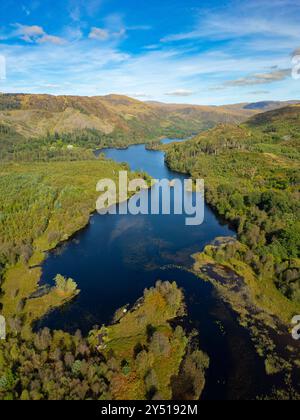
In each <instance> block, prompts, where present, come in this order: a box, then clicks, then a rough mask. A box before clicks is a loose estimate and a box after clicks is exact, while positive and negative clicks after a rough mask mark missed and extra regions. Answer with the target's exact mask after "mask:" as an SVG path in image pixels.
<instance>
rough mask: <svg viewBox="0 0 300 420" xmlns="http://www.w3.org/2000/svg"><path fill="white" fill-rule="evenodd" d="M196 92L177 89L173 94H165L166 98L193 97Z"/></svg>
mask: <svg viewBox="0 0 300 420" xmlns="http://www.w3.org/2000/svg"><path fill="white" fill-rule="evenodd" d="M193 94H194V92H193V91H192V90H188V89H177V90H174V91H172V92H167V93H165V95H166V96H183V97H184V96H192V95H193Z"/></svg>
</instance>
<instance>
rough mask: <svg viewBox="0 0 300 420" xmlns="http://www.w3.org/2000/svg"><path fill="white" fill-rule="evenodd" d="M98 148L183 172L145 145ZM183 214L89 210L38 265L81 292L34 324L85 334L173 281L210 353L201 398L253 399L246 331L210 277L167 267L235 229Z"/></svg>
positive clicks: (151, 168)
mask: <svg viewBox="0 0 300 420" xmlns="http://www.w3.org/2000/svg"><path fill="white" fill-rule="evenodd" d="M167 141H168V140H167ZM105 154H106V156H107V157H108V158H111V159H114V160H116V161H119V162H127V163H128V164H129V165H130V167H131V169H133V170H143V171H146V172H148V173H149V174H150V175H152V176H153V177H154V178H158V179H162V178H168V179H174V178H179V179H184V176H182V175H178V174H174V173H172V172H171V171H169V170H168V168H167V167H166V166H165V164H164V155H163V153H162V152H160V151H147V150H145V147H144V146H143V145H139V146H132V147H130V148H129V149H127V150H115V149H107V150H105ZM149 194H150V192H149ZM185 217H186V216H184V215H180V216H179V215H169V216H165V215H147V216H144V215H139V216H131V215H126V216H122V215H105V216H100V215H98V214H95V215H94V216H92V218H91V222H90V224H89V226H87V228H86V229H84V230H83V231H82V232H80V233H78V234H76V235H75V236H74V238H73V239H72V240H71V241H69V242H68V243H67V244H65V245H63V246H62V247H60V248H59V249H57V250H56V251H55V252H52V253H50V255H49V256H48V258H47V260H46V261H45V263H44V265H43V276H42V283H43V284H45V283H50V284H51V283H53V278H54V277H55V275H56V274H57V273H60V274H62V275H64V276H68V277H72V278H74V279H75V280H76V282H77V283H78V285H79V288H80V289H81V293H80V295H79V296H78V298H77V299H76V300H75V301H73V302H71V303H70V304H68V305H66V306H65V307H63V308H60V309H58V310H55V311H53V312H52V313H50V314H49V315H48V316H47V317H46V318H44V319H43V320H42V321H41V322H40V323H39V324H38V326H37V327H44V326H47V327H49V328H52V329H64V330H66V331H70V332H74V331H75V330H76V329H81V330H82V331H83V332H85V333H86V332H88V331H89V330H90V329H91V328H92V327H93V326H94V325H102V324H105V323H109V322H110V321H111V318H112V316H113V314H114V312H115V310H116V309H118V308H119V307H121V306H123V305H126V304H127V303H129V304H133V303H134V302H135V301H136V300H137V299H138V298H139V297H141V296H142V294H143V290H144V289H145V288H146V287H151V286H153V285H154V284H155V282H156V280H158V279H161V280H175V281H176V282H177V283H178V285H179V286H181V287H182V288H183V289H184V291H185V295H186V300H187V306H188V314H189V320H190V323H191V328H192V327H196V328H197V329H198V330H199V337H200V345H201V348H203V349H204V350H205V351H206V352H207V353H208V354H209V356H210V358H211V367H210V370H209V373H208V380H207V386H206V389H205V392H204V398H205V399H226V398H230V399H235V398H236V399H238V398H254V397H255V396H256V395H257V394H259V393H260V391H263V390H264V389H265V386H266V379H265V376H264V369H263V365H262V362H261V361H260V360H259V359H258V357H257V356H256V354H255V351H254V348H253V346H252V344H251V341H250V338H249V336H248V333H247V332H246V331H245V330H244V329H243V328H241V327H240V326H239V325H238V323H237V321H236V318H235V316H234V314H233V313H232V312H231V310H230V309H229V308H228V307H227V306H226V305H225V304H224V303H222V301H221V299H220V298H219V297H218V296H216V295H215V292H214V290H213V288H212V286H211V285H210V284H208V283H205V282H203V281H201V280H199V279H197V278H196V277H195V276H194V275H192V274H190V273H188V272H186V271H184V270H181V269H178V268H175V267H174V264H176V265H183V266H187V267H188V266H190V265H191V263H192V259H191V257H190V255H191V254H192V253H194V252H196V251H201V250H202V249H203V248H204V246H205V245H206V244H208V243H210V242H211V241H212V240H213V239H214V238H215V237H216V236H228V235H231V236H232V235H234V232H233V231H231V230H230V228H229V227H228V226H227V225H225V224H222V223H221V222H220V220H218V218H217V217H216V216H215V215H214V214H213V212H212V211H211V210H210V208H209V207H207V206H206V207H205V222H204V223H203V224H202V225H200V226H193V227H190V226H186V225H185ZM220 325H222V326H223V328H224V330H223V328H220ZM224 331H225V332H224Z"/></svg>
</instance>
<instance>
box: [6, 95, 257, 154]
mask: <svg viewBox="0 0 300 420" xmlns="http://www.w3.org/2000/svg"><path fill="white" fill-rule="evenodd" d="M256 112H257V111H253V110H246V109H242V108H241V107H238V108H237V109H230V108H226V107H206V106H195V105H166V104H160V103H145V102H141V101H138V100H135V99H131V98H129V97H125V96H118V95H109V96H104V97H100V96H97V97H79V96H50V95H27V94H0V138H2V139H10V140H11V141H12V140H15V139H16V137H19V138H27V139H28V138H43V137H45V136H47V135H48V136H54V135H55V134H56V135H62V134H64V135H66V134H70V133H73V134H74V133H75V134H76V135H74V136H73V137H75V139H74V138H73V139H71V138H69V141H71V140H73V142H76V140H77V141H79V138H80V139H81V141H85V142H86V143H92V144H93V145H94V144H95V143H96V144H98V145H117V146H122V145H123V146H126V145H128V144H130V143H138V142H145V141H147V140H154V139H157V138H159V137H161V136H188V135H192V134H196V133H199V132H200V131H202V130H204V129H208V128H212V127H214V126H215V125H216V124H217V123H220V122H224V123H225V122H236V123H237V122H241V121H245V120H246V119H247V118H248V117H250V116H252V115H255V114H256ZM83 134H84V136H83ZM69 137H70V136H69ZM83 137H84V138H83Z"/></svg>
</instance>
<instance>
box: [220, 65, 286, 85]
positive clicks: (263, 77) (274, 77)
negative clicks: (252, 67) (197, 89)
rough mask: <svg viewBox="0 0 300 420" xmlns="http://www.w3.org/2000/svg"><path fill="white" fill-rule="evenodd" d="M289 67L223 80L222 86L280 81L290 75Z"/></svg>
mask: <svg viewBox="0 0 300 420" xmlns="http://www.w3.org/2000/svg"><path fill="white" fill-rule="evenodd" d="M291 72H292V70H291V69H284V70H276V71H273V72H270V73H256V74H253V75H249V76H247V77H242V78H240V79H237V80H232V81H229V82H225V83H224V86H254V85H265V84H269V83H273V82H280V81H282V80H285V79H287V78H288V77H291Z"/></svg>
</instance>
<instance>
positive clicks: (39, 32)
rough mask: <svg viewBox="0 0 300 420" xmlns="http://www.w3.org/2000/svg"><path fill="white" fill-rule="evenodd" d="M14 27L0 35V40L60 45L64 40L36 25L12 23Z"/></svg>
mask: <svg viewBox="0 0 300 420" xmlns="http://www.w3.org/2000/svg"><path fill="white" fill-rule="evenodd" d="M12 26H13V27H14V28H15V29H14V30H13V31H11V32H9V33H7V34H6V35H4V36H1V37H0V40H2V41H3V40H10V39H21V40H22V41H25V42H27V43H29V44H34V43H38V44H44V43H50V44H56V45H62V44H63V43H65V42H66V41H65V40H64V39H63V38H61V37H58V36H54V35H49V34H47V32H46V31H45V30H44V28H42V27H41V26H38V25H32V26H28V25H22V24H20V23H16V24H14V25H12Z"/></svg>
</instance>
